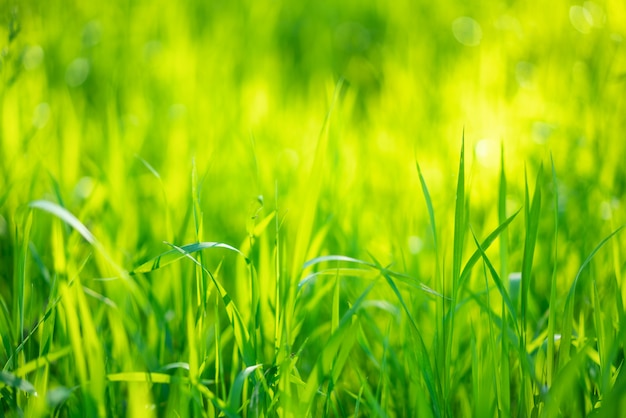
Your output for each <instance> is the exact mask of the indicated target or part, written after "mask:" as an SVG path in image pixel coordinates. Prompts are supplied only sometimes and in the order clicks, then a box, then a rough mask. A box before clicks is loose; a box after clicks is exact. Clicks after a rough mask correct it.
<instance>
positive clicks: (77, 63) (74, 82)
mask: <svg viewBox="0 0 626 418" xmlns="http://www.w3.org/2000/svg"><path fill="white" fill-rule="evenodd" d="M89 70H90V66H89V61H88V60H87V59H86V58H76V59H75V60H74V61H72V63H71V64H70V65H69V66H68V67H67V71H66V72H65V82H66V83H67V85H68V86H70V87H78V86H80V85H81V84H83V83H84V82H85V80H87V77H88V76H89Z"/></svg>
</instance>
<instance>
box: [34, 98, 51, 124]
mask: <svg viewBox="0 0 626 418" xmlns="http://www.w3.org/2000/svg"><path fill="white" fill-rule="evenodd" d="M48 120H50V105H49V104H48V103H45V102H44V103H39V104H38V105H37V106H36V107H35V112H34V114H33V126H34V127H35V128H37V129H42V128H43V127H44V126H46V125H47V124H48Z"/></svg>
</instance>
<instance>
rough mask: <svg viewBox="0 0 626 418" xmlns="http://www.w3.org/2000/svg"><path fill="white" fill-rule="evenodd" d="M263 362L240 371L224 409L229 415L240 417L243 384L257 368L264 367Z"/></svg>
mask: <svg viewBox="0 0 626 418" xmlns="http://www.w3.org/2000/svg"><path fill="white" fill-rule="evenodd" d="M262 366H263V365H262V364H255V365H253V366H249V367H246V368H245V369H243V370H242V371H240V372H239V374H238V375H237V377H236V378H235V382H234V383H233V386H232V387H231V389H230V393H229V394H228V403H227V405H226V410H225V411H224V412H225V413H226V415H227V416H229V417H238V416H239V415H238V414H239V409H240V408H241V392H242V389H243V385H244V383H245V381H246V379H248V377H250V375H251V374H252V373H254V371H255V370H257V369H258V368H260V367H262Z"/></svg>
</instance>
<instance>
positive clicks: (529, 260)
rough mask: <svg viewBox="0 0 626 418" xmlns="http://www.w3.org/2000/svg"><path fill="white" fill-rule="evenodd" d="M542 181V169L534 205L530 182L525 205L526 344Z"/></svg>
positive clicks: (523, 278)
mask: <svg viewBox="0 0 626 418" xmlns="http://www.w3.org/2000/svg"><path fill="white" fill-rule="evenodd" d="M540 179H541V169H540V170H539V174H537V179H536V182H535V192H534V194H533V198H532V204H531V205H530V206H529V200H528V182H526V203H525V215H526V239H525V241H524V255H523V258H522V297H521V299H522V306H521V320H522V336H523V343H525V340H526V337H525V328H526V321H527V317H526V315H527V310H528V291H529V289H530V281H531V272H532V267H533V258H534V255H535V246H536V244H537V233H538V230H539V215H540V210H541V188H540V186H539V181H540Z"/></svg>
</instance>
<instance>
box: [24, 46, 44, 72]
mask: <svg viewBox="0 0 626 418" xmlns="http://www.w3.org/2000/svg"><path fill="white" fill-rule="evenodd" d="M43 58H44V52H43V49H42V48H41V47H40V46H39V45H33V46H31V47H28V48H26V51H24V55H23V56H22V64H23V65H24V68H26V69H27V70H34V69H35V68H37V67H39V65H41V63H42V62H43Z"/></svg>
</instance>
